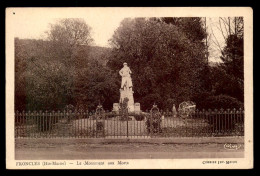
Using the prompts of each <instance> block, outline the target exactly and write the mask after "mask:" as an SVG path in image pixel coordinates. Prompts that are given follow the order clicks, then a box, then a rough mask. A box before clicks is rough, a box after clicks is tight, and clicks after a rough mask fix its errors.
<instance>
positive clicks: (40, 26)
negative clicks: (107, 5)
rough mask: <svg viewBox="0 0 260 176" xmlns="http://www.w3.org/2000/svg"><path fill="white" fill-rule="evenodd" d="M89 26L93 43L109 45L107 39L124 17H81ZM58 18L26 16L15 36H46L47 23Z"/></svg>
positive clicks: (28, 37)
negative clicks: (96, 18)
mask: <svg viewBox="0 0 260 176" xmlns="http://www.w3.org/2000/svg"><path fill="white" fill-rule="evenodd" d="M83 19H84V20H85V21H86V23H87V24H88V25H89V26H90V27H91V36H92V38H93V39H94V45H97V46H104V47H109V44H108V40H109V39H110V38H111V37H112V36H113V33H114V31H115V30H116V29H117V27H119V24H120V22H121V21H122V20H123V19H124V18H120V17H119V18H113V19H111V18H110V17H105V18H102V20H95V19H91V18H83ZM57 20H58V19H53V18H44V19H41V20H37V19H34V18H28V19H27V20H23V21H19V22H18V23H19V24H18V25H19V28H17V30H16V31H15V37H18V38H21V39H24V38H27V39H42V38H44V37H46V35H45V31H48V30H49V27H50V26H49V24H53V23H55V22H56V21H57Z"/></svg>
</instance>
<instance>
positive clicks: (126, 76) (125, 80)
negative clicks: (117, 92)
mask: <svg viewBox="0 0 260 176" xmlns="http://www.w3.org/2000/svg"><path fill="white" fill-rule="evenodd" d="M123 65H124V67H123V68H122V69H121V70H120V71H119V74H120V75H121V76H122V82H121V89H124V86H126V88H129V89H130V90H132V87H133V83H132V79H131V74H132V71H131V70H130V68H129V67H128V66H127V63H124V64H123Z"/></svg>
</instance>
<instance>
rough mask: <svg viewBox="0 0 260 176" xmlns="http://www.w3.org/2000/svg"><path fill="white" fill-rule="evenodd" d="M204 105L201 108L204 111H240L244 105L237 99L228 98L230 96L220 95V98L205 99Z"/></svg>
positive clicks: (210, 97)
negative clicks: (222, 109) (234, 109)
mask: <svg viewBox="0 0 260 176" xmlns="http://www.w3.org/2000/svg"><path fill="white" fill-rule="evenodd" d="M203 104H204V105H203V106H202V105H201V107H200V108H203V109H221V108H224V109H228V108H230V109H233V108H236V109H239V108H243V106H244V104H243V103H242V102H240V101H238V100H237V99H236V98H234V97H231V96H228V95H218V96H209V97H208V98H206V99H205V101H204V103H203Z"/></svg>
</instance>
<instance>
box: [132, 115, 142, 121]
mask: <svg viewBox="0 0 260 176" xmlns="http://www.w3.org/2000/svg"><path fill="white" fill-rule="evenodd" d="M134 117H135V120H136V121H142V120H144V115H141V114H140V115H139V114H135V115H134Z"/></svg>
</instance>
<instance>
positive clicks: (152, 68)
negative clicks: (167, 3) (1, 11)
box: [6, 7, 253, 169]
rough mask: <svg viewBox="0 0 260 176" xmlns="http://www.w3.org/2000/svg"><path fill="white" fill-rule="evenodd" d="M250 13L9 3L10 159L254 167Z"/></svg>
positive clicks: (75, 165)
mask: <svg viewBox="0 0 260 176" xmlns="http://www.w3.org/2000/svg"><path fill="white" fill-rule="evenodd" d="M252 19H253V12H252V9H251V8H247V7H241V8H235V7H234V8H231V7H230V8H199V7H198V8H182V7H178V8H173V7H172V8H170V7H168V8H159V7H158V8H112V7H111V8H7V10H6V29H7V30H6V40H7V43H6V49H7V51H10V52H8V54H7V55H6V68H7V70H8V71H7V74H6V77H10V79H8V81H7V83H6V95H7V96H8V98H7V100H6V112H7V114H6V122H7V123H6V125H7V126H8V128H6V134H7V142H6V148H7V167H8V168H10V169H39V168H40V169H57V168H58V169H59V168H62V169H91V168H97V169H104V168H106V169H107V168H108V169H115V168H116V169H125V168H130V169H136V168H138V169H146V168H160V169H166V168H173V169H174V168H175V169H180V168H185V169H189V168H190V169H191V168H195V169H199V168H200V169H201V168H202V169H203V168H205V169H207V168H222V169H223V168H224V169H225V168H227V169H232V168H252V167H253V164H252V163H253V129H252V128H253V115H252V114H253V111H252V110H253V99H252V97H253V96H252V95H253V80H252V77H253V75H252V62H253V54H252V48H253V38H252V36H253V31H252V27H253V22H252Z"/></svg>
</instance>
